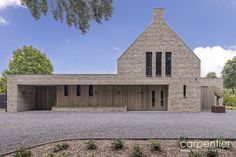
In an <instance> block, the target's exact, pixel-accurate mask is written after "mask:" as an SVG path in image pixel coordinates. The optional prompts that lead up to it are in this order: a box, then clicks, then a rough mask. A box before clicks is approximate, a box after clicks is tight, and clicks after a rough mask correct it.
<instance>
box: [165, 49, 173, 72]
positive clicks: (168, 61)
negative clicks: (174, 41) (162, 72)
mask: <svg viewBox="0 0 236 157" xmlns="http://www.w3.org/2000/svg"><path fill="white" fill-rule="evenodd" d="M171 60H172V59H171V52H166V76H171Z"/></svg>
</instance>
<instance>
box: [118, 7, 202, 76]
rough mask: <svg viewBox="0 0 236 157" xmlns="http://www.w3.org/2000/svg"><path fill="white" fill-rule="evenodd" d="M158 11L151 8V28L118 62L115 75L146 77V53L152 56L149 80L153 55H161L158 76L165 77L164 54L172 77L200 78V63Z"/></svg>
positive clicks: (160, 10) (153, 65)
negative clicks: (167, 54) (170, 54)
mask: <svg viewBox="0 0 236 157" xmlns="http://www.w3.org/2000/svg"><path fill="white" fill-rule="evenodd" d="M163 14H164V13H163V10H162V9H154V19H153V21H152V23H151V25H150V26H149V27H148V28H147V29H146V30H145V31H144V32H143V33H142V34H141V35H140V36H139V37H138V38H137V40H136V41H135V42H134V43H133V44H132V45H131V46H130V47H129V48H128V50H127V51H126V52H125V53H124V54H123V55H122V56H121V57H120V58H119V59H118V66H117V67H118V74H119V75H125V76H126V77H133V76H135V77H136V78H145V77H146V52H152V53H153V61H152V72H153V74H152V77H155V78H156V79H159V78H157V77H156V67H155V66H156V61H155V60H156V52H162V74H163V75H162V77H165V52H172V77H173V78H177V77H196V78H198V77H200V60H199V58H197V57H196V55H195V54H194V53H193V52H192V50H191V49H190V48H189V47H188V46H187V45H186V44H185V43H184V42H183V41H182V40H181V39H180V38H179V37H178V35H177V34H176V33H175V32H174V31H172V29H171V28H170V27H169V26H168V25H167V24H166V22H165V20H164V17H163Z"/></svg>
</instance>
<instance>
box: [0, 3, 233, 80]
mask: <svg viewBox="0 0 236 157" xmlns="http://www.w3.org/2000/svg"><path fill="white" fill-rule="evenodd" d="M113 6H114V13H113V15H112V18H111V19H110V20H109V21H104V22H103V24H101V25H100V24H97V23H95V22H94V21H92V22H91V28H90V30H89V31H88V33H86V34H85V35H82V34H81V32H80V31H79V30H76V29H75V28H69V27H68V26H67V25H66V24H65V23H60V22H57V21H55V20H54V19H53V18H52V17H51V15H50V14H49V16H46V17H44V16H43V17H42V18H41V19H40V20H39V21H36V20H34V18H33V17H32V16H31V14H30V13H29V11H28V10H27V8H25V7H21V6H20V2H19V0H0V72H2V71H3V70H5V69H7V66H8V62H9V60H10V59H11V57H12V52H13V51H14V50H16V49H17V48H20V47H22V46H23V45H32V46H33V47H35V48H37V49H39V50H41V51H42V52H43V53H45V54H46V55H47V57H48V58H49V59H50V60H51V61H52V64H53V65H54V73H56V74H64V73H68V74H74V73H76V74H77V73H89V74H90V73H102V74H103V73H116V60H117V59H118V57H119V56H120V55H121V54H122V53H123V52H124V51H125V50H126V49H127V48H128V47H129V46H130V45H131V44H132V43H133V42H134V40H135V39H136V38H137V37H138V36H139V35H140V34H141V33H142V32H143V31H144V30H145V28H146V27H147V26H148V25H149V24H150V22H151V21H152V18H153V15H152V9H153V8H165V20H166V21H167V23H168V25H169V26H170V27H171V28H172V29H173V30H174V31H175V32H176V33H177V34H178V35H179V36H180V37H181V38H182V39H183V41H185V43H186V44H187V45H188V46H189V47H190V48H191V49H192V50H193V52H194V53H195V54H196V55H197V56H198V57H199V58H200V59H201V61H202V62H201V69H202V70H201V71H202V74H201V75H202V76H205V75H206V74H207V73H208V72H210V71H213V72H216V73H217V75H218V76H220V73H221V71H222V68H223V66H224V64H225V62H226V61H227V60H228V59H231V58H233V57H234V56H236V20H235V17H236V0H191V1H190V0H175V1H173V0H148V1H147V0H114V3H113Z"/></svg>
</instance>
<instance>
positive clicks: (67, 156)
mask: <svg viewBox="0 0 236 157" xmlns="http://www.w3.org/2000/svg"><path fill="white" fill-rule="evenodd" d="M58 157H69V155H67V154H66V153H62V154H61V155H59V156H58Z"/></svg>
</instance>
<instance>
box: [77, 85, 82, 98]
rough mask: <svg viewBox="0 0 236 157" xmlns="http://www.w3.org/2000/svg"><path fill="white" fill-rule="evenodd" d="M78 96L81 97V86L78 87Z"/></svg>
mask: <svg viewBox="0 0 236 157" xmlns="http://www.w3.org/2000/svg"><path fill="white" fill-rule="evenodd" d="M76 95H77V96H81V85H77V86H76Z"/></svg>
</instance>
